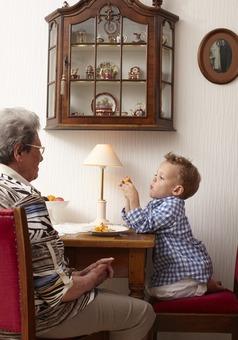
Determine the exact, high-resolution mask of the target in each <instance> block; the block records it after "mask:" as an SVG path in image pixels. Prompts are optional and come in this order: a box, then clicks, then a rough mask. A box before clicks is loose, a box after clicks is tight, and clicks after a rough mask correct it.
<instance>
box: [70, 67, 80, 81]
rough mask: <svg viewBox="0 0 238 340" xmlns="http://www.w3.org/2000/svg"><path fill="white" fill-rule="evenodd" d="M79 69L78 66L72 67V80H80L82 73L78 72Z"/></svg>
mask: <svg viewBox="0 0 238 340" xmlns="http://www.w3.org/2000/svg"><path fill="white" fill-rule="evenodd" d="M78 70H79V68H78V67H77V68H72V69H71V79H72V80H78V79H80V75H79V74H78Z"/></svg>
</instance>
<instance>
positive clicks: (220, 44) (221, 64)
mask: <svg viewBox="0 0 238 340" xmlns="http://www.w3.org/2000/svg"><path fill="white" fill-rule="evenodd" d="M209 58H210V63H211V66H212V68H213V70H214V71H216V72H218V73H224V72H227V71H228V69H229V67H230V66H231V62H232V49H231V47H230V45H229V43H228V42H227V41H226V40H225V39H219V40H216V41H215V42H214V43H213V44H212V46H211V48H210V56H209Z"/></svg>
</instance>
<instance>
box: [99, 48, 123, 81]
mask: <svg viewBox="0 0 238 340" xmlns="http://www.w3.org/2000/svg"><path fill="white" fill-rule="evenodd" d="M120 51H121V50H120V46H119V45H107V46H103V45H100V46H98V49H97V72H96V73H97V79H104V80H115V79H120V72H121V70H120V61H121V53H120Z"/></svg>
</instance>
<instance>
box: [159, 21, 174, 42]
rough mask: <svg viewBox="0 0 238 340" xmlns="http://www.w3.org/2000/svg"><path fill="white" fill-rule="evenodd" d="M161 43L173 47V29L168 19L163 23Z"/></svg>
mask: <svg viewBox="0 0 238 340" xmlns="http://www.w3.org/2000/svg"><path fill="white" fill-rule="evenodd" d="M162 43H163V44H164V45H167V46H170V47H173V31H172V28H171V25H170V23H169V22H168V21H165V22H164V24H163V35H162Z"/></svg>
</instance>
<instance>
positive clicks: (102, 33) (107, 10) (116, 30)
mask: <svg viewBox="0 0 238 340" xmlns="http://www.w3.org/2000/svg"><path fill="white" fill-rule="evenodd" d="M97 22H98V25H97V41H98V43H111V44H113V43H116V42H117V36H120V32H121V15H120V11H119V9H118V8H117V7H116V6H112V5H107V6H104V7H102V8H101V10H100V13H99V16H98V21H97Z"/></svg>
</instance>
